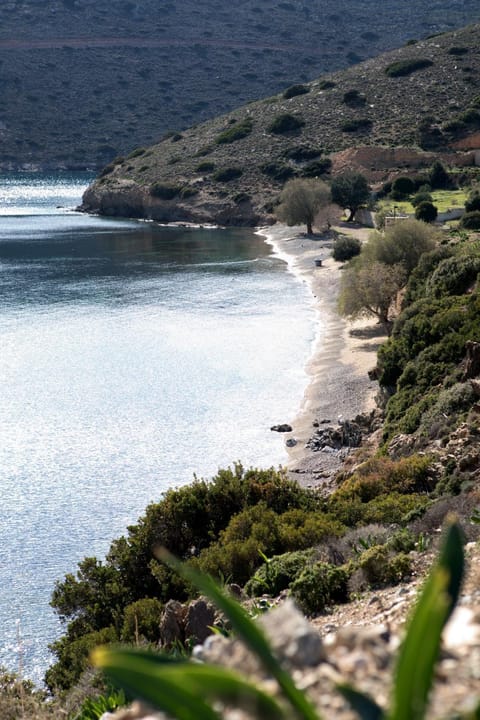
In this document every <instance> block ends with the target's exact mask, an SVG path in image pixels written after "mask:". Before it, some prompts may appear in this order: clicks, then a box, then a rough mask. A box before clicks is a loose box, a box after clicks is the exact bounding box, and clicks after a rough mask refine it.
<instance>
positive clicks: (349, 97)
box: [342, 90, 366, 107]
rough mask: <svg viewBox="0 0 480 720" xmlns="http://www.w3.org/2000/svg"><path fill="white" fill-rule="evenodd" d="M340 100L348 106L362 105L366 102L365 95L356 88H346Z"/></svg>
mask: <svg viewBox="0 0 480 720" xmlns="http://www.w3.org/2000/svg"><path fill="white" fill-rule="evenodd" d="M342 102H344V103H345V105H348V106H349V107H363V105H365V103H366V98H365V95H362V93H360V92H359V91H358V90H347V91H346V92H345V93H344V94H343V98H342Z"/></svg>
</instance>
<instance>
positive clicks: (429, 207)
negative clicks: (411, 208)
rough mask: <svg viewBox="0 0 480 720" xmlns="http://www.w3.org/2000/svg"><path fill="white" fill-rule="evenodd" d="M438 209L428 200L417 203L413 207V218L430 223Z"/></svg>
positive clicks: (435, 216) (435, 217)
mask: <svg viewBox="0 0 480 720" xmlns="http://www.w3.org/2000/svg"><path fill="white" fill-rule="evenodd" d="M437 215H438V209H437V207H436V205H434V204H433V203H431V202H428V200H424V201H423V202H421V203H419V204H418V205H417V207H416V208H415V219H416V220H422V221H423V222H426V223H432V222H434V221H435V220H436V219H437Z"/></svg>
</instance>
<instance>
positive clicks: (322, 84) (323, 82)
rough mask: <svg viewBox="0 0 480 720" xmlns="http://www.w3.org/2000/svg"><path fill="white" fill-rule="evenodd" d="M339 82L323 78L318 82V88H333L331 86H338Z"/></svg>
mask: <svg viewBox="0 0 480 720" xmlns="http://www.w3.org/2000/svg"><path fill="white" fill-rule="evenodd" d="M336 85H337V83H336V82H333V80H321V81H320V82H319V83H318V89H319V90H331V88H334V87H336Z"/></svg>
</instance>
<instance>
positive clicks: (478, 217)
mask: <svg viewBox="0 0 480 720" xmlns="http://www.w3.org/2000/svg"><path fill="white" fill-rule="evenodd" d="M460 225H461V227H463V228H465V230H480V210H474V211H473V212H466V213H465V215H463V217H462V219H461V220H460Z"/></svg>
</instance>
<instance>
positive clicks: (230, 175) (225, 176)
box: [212, 167, 243, 182]
mask: <svg viewBox="0 0 480 720" xmlns="http://www.w3.org/2000/svg"><path fill="white" fill-rule="evenodd" d="M242 175H243V170H242V168H240V167H226V168H221V169H220V170H217V172H216V173H214V174H213V176H212V177H213V179H214V180H216V181H217V182H230V180H236V179H237V178H239V177H241V176H242Z"/></svg>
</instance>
